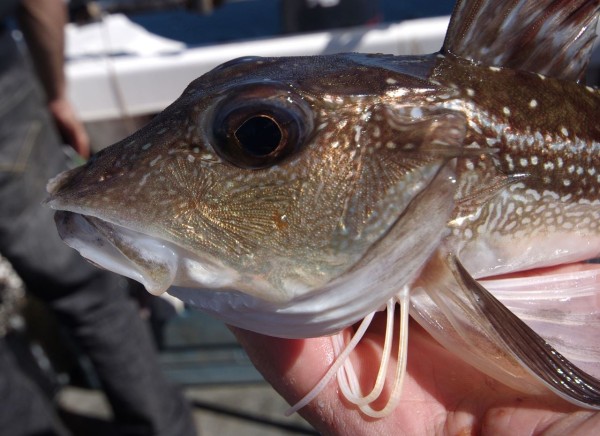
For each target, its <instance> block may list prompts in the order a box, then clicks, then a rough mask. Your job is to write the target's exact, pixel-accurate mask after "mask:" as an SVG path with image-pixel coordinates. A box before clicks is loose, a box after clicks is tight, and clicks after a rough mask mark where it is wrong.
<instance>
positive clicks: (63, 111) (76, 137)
mask: <svg viewBox="0 0 600 436" xmlns="http://www.w3.org/2000/svg"><path fill="white" fill-rule="evenodd" d="M48 109H49V110H50V113H51V114H52V116H53V118H54V121H55V122H56V125H57V126H58V129H59V130H60V132H61V134H62V135H63V136H64V139H65V140H66V141H67V143H68V144H69V145H70V146H71V147H73V149H74V150H75V151H76V152H77V153H78V154H79V155H80V156H81V157H83V158H84V159H87V158H89V157H90V140H89V137H88V134H87V132H86V131H85V128H84V126H83V124H82V123H81V121H80V120H79V118H77V115H76V114H75V110H74V109H73V106H72V105H71V103H70V102H69V101H68V100H66V99H64V98H58V99H56V100H53V101H51V102H49V103H48Z"/></svg>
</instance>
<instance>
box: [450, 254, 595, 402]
mask: <svg viewBox="0 0 600 436" xmlns="http://www.w3.org/2000/svg"><path fill="white" fill-rule="evenodd" d="M449 262H450V268H451V269H452V270H453V273H454V275H455V277H456V278H457V280H459V281H460V282H461V285H462V287H463V289H465V291H467V292H466V293H467V295H469V297H470V299H471V301H472V302H473V305H474V306H475V307H478V308H479V310H480V312H481V314H482V315H484V316H485V317H486V319H487V320H488V321H489V322H490V324H491V325H492V326H493V328H494V329H495V330H496V331H497V332H498V334H499V335H500V336H501V337H502V339H503V341H504V342H505V344H506V346H507V347H508V348H509V349H510V350H511V352H512V353H513V354H514V356H515V358H516V359H517V360H518V361H520V362H522V364H524V365H525V366H526V367H527V368H528V370H529V371H531V372H532V373H533V374H534V375H535V376H537V377H539V378H540V379H541V380H542V381H543V382H544V383H545V384H546V385H547V386H548V387H549V388H550V389H551V390H552V391H554V392H555V393H557V394H558V395H560V396H561V397H563V398H565V399H566V400H568V401H570V402H572V403H575V404H578V405H580V406H583V407H593V408H600V380H598V379H596V378H594V377H592V376H591V375H589V374H587V373H586V372H584V371H582V370H581V369H579V368H578V367H577V366H575V365H574V364H573V363H571V362H570V361H569V360H568V359H567V358H565V357H564V356H563V355H562V354H560V353H559V352H558V351H556V350H555V349H554V348H553V347H552V346H551V345H550V344H548V343H547V342H546V341H545V340H544V338H542V337H541V336H540V335H538V334H537V333H536V332H534V331H533V330H532V329H531V328H530V327H529V326H528V325H527V324H525V323H524V322H523V321H521V320H520V319H519V318H518V317H517V316H516V315H515V314H514V313H512V312H511V311H510V310H508V309H507V308H506V306H504V305H503V304H502V303H501V302H500V301H498V300H497V299H496V298H495V297H494V296H493V295H492V294H490V293H489V292H488V291H487V290H486V289H485V288H484V287H483V286H481V284H479V283H478V282H477V281H476V280H475V279H474V278H473V277H471V276H470V275H469V273H468V272H467V270H466V269H465V268H464V267H463V266H462V265H461V263H460V261H459V260H458V259H457V258H456V257H454V256H452V257H451V258H450V260H449ZM469 291H470V292H469Z"/></svg>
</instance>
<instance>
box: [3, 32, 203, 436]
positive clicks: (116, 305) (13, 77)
mask: <svg viewBox="0 0 600 436" xmlns="http://www.w3.org/2000/svg"><path fill="white" fill-rule="evenodd" d="M0 39H1V41H0V253H2V255H4V256H5V257H6V258H7V259H8V260H9V261H10V262H11V263H12V265H13V267H14V269H15V270H16V272H17V273H18V274H19V275H20V276H21V278H22V279H23V281H24V282H25V285H26V287H27V290H28V291H29V292H32V293H34V294H35V295H36V296H37V297H38V298H40V299H41V300H42V301H44V302H46V303H47V304H48V305H49V306H50V308H51V309H52V310H53V311H54V312H55V313H56V315H57V317H58V319H59V321H60V322H61V323H63V324H64V325H65V326H66V327H67V328H68V329H69V330H70V331H71V333H72V335H73V337H74V338H75V340H76V341H77V342H78V344H79V346H80V348H81V349H82V350H83V351H84V352H85V353H86V354H87V355H88V356H89V357H90V358H91V360H92V362H93V364H94V366H95V369H96V371H97V373H98V376H99V378H100V381H101V383H102V386H103V389H104V391H105V393H106V395H107V396H108V399H109V401H110V404H111V405H112V408H113V411H114V415H115V419H116V421H117V424H118V426H119V428H120V430H121V431H122V434H127V435H129V434H131V435H138V434H139V435H192V434H195V430H194V428H193V422H192V419H191V414H190V410H189V407H188V405H187V403H186V402H185V400H184V399H183V397H182V396H181V395H180V394H179V393H178V392H177V391H176V390H175V389H174V388H173V387H172V386H171V385H169V383H168V382H167V381H166V379H165V377H164V376H163V374H162V373H161V371H160V368H159V366H158V361H157V356H156V351H155V349H154V346H153V344H152V340H151V337H150V334H149V331H148V329H147V328H146V326H145V325H144V323H143V321H142V320H141V319H140V317H139V315H138V311H137V308H136V306H135V304H134V303H133V302H132V301H131V300H130V299H129V298H128V296H127V284H126V282H125V280H124V279H122V278H121V277H118V276H116V275H114V274H112V273H109V272H106V271H102V270H100V269H97V268H96V267H94V266H92V265H90V264H89V263H88V262H87V261H85V260H84V259H83V258H81V257H80V256H79V254H78V253H77V252H76V251H74V250H72V249H70V248H69V247H67V246H66V245H65V244H64V243H63V242H62V241H61V240H60V238H59V237H58V235H57V233H56V229H55V226H54V220H53V212H52V211H51V210H50V209H49V208H47V207H45V206H42V205H41V202H42V201H43V199H44V198H45V195H46V194H45V185H46V182H47V181H48V179H49V178H51V177H54V176H55V175H56V174H58V173H59V172H61V171H63V170H65V169H66V165H67V159H66V158H65V155H64V153H63V152H62V151H61V149H60V140H59V138H58V136H57V134H56V132H55V130H54V126H53V123H52V121H51V119H50V118H49V115H48V113H47V111H46V108H45V104H44V102H43V99H42V94H41V92H40V89H39V87H38V84H37V82H36V81H35V79H34V76H33V74H32V73H31V72H30V68H28V64H27V63H26V62H25V61H24V60H23V58H22V57H21V56H19V54H18V53H17V51H16V47H15V46H14V43H13V42H12V40H10V38H9V37H8V36H7V35H3V36H2V38H0ZM5 354H6V353H5V347H2V346H0V398H1V399H2V406H1V407H0V409H1V411H0V434H2V435H11V436H12V435H21V434H23V435H26V434H45V433H43V432H42V431H40V429H42V428H44V426H51V425H52V422H51V414H49V413H45V412H43V413H42V412H40V410H41V409H40V407H41V406H39V398H37V395H38V394H37V393H36V391H35V389H34V388H33V387H32V386H31V385H30V384H28V383H27V382H26V381H25V380H23V376H22V374H18V370H19V368H18V367H16V366H15V365H14V364H13V363H12V361H11V360H10V358H9V357H7V356H6V355H5ZM9 399H10V400H9ZM48 428H49V427H48ZM48 434H51V433H48Z"/></svg>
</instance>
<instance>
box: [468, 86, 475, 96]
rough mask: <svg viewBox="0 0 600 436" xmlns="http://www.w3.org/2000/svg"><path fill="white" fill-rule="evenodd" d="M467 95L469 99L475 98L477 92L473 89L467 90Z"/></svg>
mask: <svg viewBox="0 0 600 436" xmlns="http://www.w3.org/2000/svg"><path fill="white" fill-rule="evenodd" d="M467 95H468V96H469V97H473V96H475V90H474V89H471V88H467Z"/></svg>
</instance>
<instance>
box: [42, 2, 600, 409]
mask: <svg viewBox="0 0 600 436" xmlns="http://www.w3.org/2000/svg"><path fill="white" fill-rule="evenodd" d="M598 9H599V2H598V1H597V0H593V1H590V0H568V1H567V0H511V1H499V0H498V1H490V0H479V1H477V0H464V1H459V2H458V3H457V5H456V7H455V10H454V12H453V15H452V18H451V21H450V26H449V29H448V32H447V35H446V39H445V42H444V45H443V47H442V49H441V51H440V52H439V53H434V54H430V55H422V56H392V55H380V54H356V53H346V54H338V55H331V56H314V57H291V58H258V57H245V58H240V59H235V60H232V61H230V62H227V63H225V64H223V65H221V66H219V67H217V68H215V69H214V70H212V71H210V72H208V73H207V74H205V75H203V76H201V77H199V78H198V79H196V80H195V81H193V82H192V83H191V84H190V85H189V86H188V87H187V89H186V90H185V91H184V92H183V94H182V96H181V97H180V98H179V99H178V100H176V101H175V102H174V103H173V104H172V105H170V106H169V107H168V108H167V109H165V110H164V111H163V112H162V113H161V114H159V115H158V116H156V118H155V119H154V120H153V121H151V122H150V123H149V124H148V125H147V126H146V127H144V128H142V129H141V130H140V131H138V132H137V133H135V134H133V135H132V136H130V137H128V138H126V139H124V140H122V141H120V142H118V143H117V144H115V145H113V146H111V147H109V148H107V149H105V150H102V151H101V152H99V153H98V154H97V155H95V156H94V157H93V158H92V159H90V161H89V162H87V163H86V164H85V165H84V166H82V167H79V168H76V169H73V170H70V171H67V172H65V173H63V174H60V175H58V176H57V177H56V178H54V179H53V180H52V181H50V182H49V184H48V191H49V198H48V200H47V204H48V205H49V206H50V207H52V208H54V209H57V210H58V211H57V213H56V222H57V226H58V230H59V232H60V234H61V236H62V238H63V239H64V240H65V242H66V243H67V244H69V245H70V246H72V247H73V248H75V249H77V250H79V251H80V252H81V254H82V255H83V256H85V257H86V258H88V259H90V260H91V261H92V262H94V263H96V264H98V265H100V266H102V267H104V268H107V269H110V270H113V271H115V272H117V273H120V274H123V275H125V276H128V277H131V278H133V279H135V280H138V281H139V282H141V283H143V284H144V285H145V286H146V288H147V289H148V290H149V291H150V292H152V293H154V294H161V293H163V292H168V293H169V294H171V295H173V296H175V297H177V298H180V299H181V300H183V301H184V302H187V303H190V304H192V305H194V306H196V307H198V308H200V309H202V310H205V311H207V312H209V313H211V314H213V315H215V316H216V317H218V318H220V319H222V320H224V321H225V322H227V323H230V324H232V325H235V326H238V327H242V328H244V329H249V330H253V331H256V332H259V333H263V334H267V335H271V336H278V337H284V338H307V337H317V336H324V335H332V338H333V340H334V341H336V343H337V346H339V347H340V348H339V352H340V355H339V358H338V360H337V361H336V362H335V363H334V365H333V366H332V368H331V369H330V371H329V373H328V374H327V375H325V376H324V378H323V380H322V382H321V383H320V384H319V385H317V386H316V388H315V390H314V391H313V392H311V393H309V394H308V395H307V397H305V399H304V400H302V401H301V402H299V403H298V404H297V405H296V406H295V408H294V409H293V410H296V409H298V408H300V407H302V406H303V405H305V404H306V403H307V402H309V401H310V400H311V399H312V398H314V396H315V395H316V394H317V393H318V391H319V389H320V388H321V387H322V386H323V385H324V383H326V382H327V380H328V379H329V377H330V376H331V375H333V374H334V373H336V372H337V373H338V382H339V384H340V388H341V390H342V392H343V394H344V395H345V396H346V397H347V398H348V399H349V401H351V402H353V403H355V404H356V405H357V407H358V408H360V409H361V410H362V411H363V412H364V413H365V414H368V415H371V416H375V417H377V416H383V415H385V414H387V413H389V412H390V410H392V408H393V407H394V404H395V402H396V401H397V399H398V397H399V396H400V392H401V386H402V377H403V375H404V373H405V365H406V356H407V353H408V352H410V350H407V341H406V338H407V335H408V318H409V313H410V316H412V317H413V318H414V319H415V320H416V321H417V322H418V323H419V324H421V325H422V326H423V327H424V328H425V330H426V331H428V332H429V333H430V334H431V335H432V336H433V337H434V338H435V339H436V340H437V341H439V342H440V343H441V344H442V345H444V346H445V347H447V348H448V349H449V350H451V351H453V352H455V353H456V354H457V355H459V356H460V357H462V358H463V359H465V360H466V361H467V362H469V363H470V364H472V365H473V366H475V367H476V368H478V369H479V370H481V371H483V372H484V373H486V374H488V375H490V376H492V377H494V378H496V379H497V380H499V381H501V382H503V383H505V384H507V385H508V386H511V387H513V388H515V389H517V390H520V391H522V392H526V393H528V394H530V395H547V394H549V393H550V392H553V393H555V394H557V395H559V396H561V397H562V398H564V399H566V400H567V401H570V402H572V403H574V404H576V405H579V406H581V407H587V408H593V409H599V408H600V381H599V377H600V340H599V339H600V269H599V268H598V266H595V265H594V264H591V263H585V262H586V261H588V260H591V259H594V258H596V257H598V255H599V254H600V126H599V124H598V118H597V116H598V113H599V110H600V93H599V92H598V90H597V89H595V88H593V87H589V86H585V85H584V84H583V83H582V81H583V78H584V75H585V72H586V69H587V64H588V62H589V59H590V55H591V52H592V47H593V42H594V39H595V36H596V25H597V20H598ZM565 265H570V267H565ZM523 272H525V273H526V274H525V275H521V274H519V273H523ZM397 303H399V307H400V331H399V333H398V336H397V340H398V341H399V342H398V343H399V347H398V348H399V351H398V352H399V354H398V365H397V369H396V385H395V388H394V389H392V393H391V395H389V397H390V398H389V402H388V404H387V406H385V407H383V408H378V409H377V410H375V408H374V407H372V406H371V403H372V402H373V401H374V400H375V399H377V398H378V397H379V396H380V394H381V393H382V379H383V378H384V376H385V372H386V370H387V366H388V363H387V362H388V360H389V355H390V350H391V349H392V347H391V343H392V337H393V334H392V332H391V330H392V326H393V323H392V322H391V321H390V320H392V319H393V317H394V310H395V307H396V306H397ZM379 310H387V316H388V318H389V320H388V321H389V322H388V333H387V335H386V339H385V347H384V350H385V352H384V355H383V358H382V364H381V368H380V375H381V377H378V380H377V381H376V382H375V386H374V388H373V391H372V392H371V393H369V394H367V395H363V393H362V392H361V391H360V389H359V388H358V387H357V384H356V383H354V382H353V380H354V379H353V369H352V365H351V364H350V363H349V360H347V359H346V357H347V356H348V354H349V353H350V352H351V351H352V347H353V346H354V345H355V344H356V342H357V341H358V340H359V339H360V337H361V335H362V334H363V332H364V330H365V329H366V328H367V326H368V323H369V321H370V319H371V318H372V317H373V314H374V313H375V312H377V311H379ZM363 319H364V321H363V322H362V324H361V326H360V328H359V329H358V331H357V333H356V336H355V337H354V338H353V339H352V341H351V342H350V343H349V344H344V343H340V341H341V339H340V337H341V336H339V335H338V336H336V333H337V332H339V331H340V330H341V329H343V328H344V327H347V326H349V325H352V324H355V323H357V322H358V321H360V320H363ZM344 347H345V348H344ZM342 349H343V350H342Z"/></svg>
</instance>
